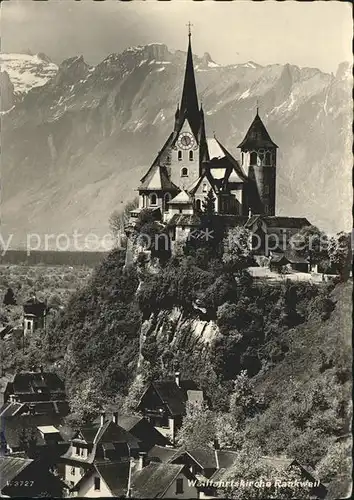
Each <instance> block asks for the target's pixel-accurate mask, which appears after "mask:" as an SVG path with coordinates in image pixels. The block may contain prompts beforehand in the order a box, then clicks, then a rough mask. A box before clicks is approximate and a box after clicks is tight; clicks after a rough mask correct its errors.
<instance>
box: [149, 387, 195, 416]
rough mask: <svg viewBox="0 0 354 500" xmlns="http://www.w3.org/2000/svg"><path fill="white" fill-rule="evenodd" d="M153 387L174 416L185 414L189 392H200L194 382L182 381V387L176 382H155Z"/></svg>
mask: <svg viewBox="0 0 354 500" xmlns="http://www.w3.org/2000/svg"><path fill="white" fill-rule="evenodd" d="M152 385H153V386H154V388H155V390H156V392H157V393H158V394H159V396H160V397H161V399H162V400H163V401H164V402H165V403H166V404H167V406H168V408H169V409H170V411H171V413H172V415H183V414H184V413H185V410H186V402H187V401H188V395H187V391H188V390H191V389H192V390H194V391H197V390H199V391H200V389H199V388H198V386H197V384H196V383H195V382H194V381H193V380H181V382H180V386H178V385H177V384H176V382H175V381H174V380H171V381H170V380H163V381H158V382H153V383H152Z"/></svg>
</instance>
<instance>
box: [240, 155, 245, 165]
mask: <svg viewBox="0 0 354 500" xmlns="http://www.w3.org/2000/svg"><path fill="white" fill-rule="evenodd" d="M244 154H245V153H243V152H242V153H241V165H243V161H244Z"/></svg>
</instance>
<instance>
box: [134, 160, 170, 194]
mask: <svg viewBox="0 0 354 500" xmlns="http://www.w3.org/2000/svg"><path fill="white" fill-rule="evenodd" d="M144 189H145V190H147V191H161V190H170V191H178V189H179V188H178V187H177V186H176V184H174V183H173V182H172V181H171V179H170V178H169V175H168V173H167V169H166V167H165V166H162V165H158V164H153V165H152V166H151V168H150V169H149V170H148V172H147V174H146V175H145V176H144V177H143V178H142V179H141V184H140V186H139V190H144Z"/></svg>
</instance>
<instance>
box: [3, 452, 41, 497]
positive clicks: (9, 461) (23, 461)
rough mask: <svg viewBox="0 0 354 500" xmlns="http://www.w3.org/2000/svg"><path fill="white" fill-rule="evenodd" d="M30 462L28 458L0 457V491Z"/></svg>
mask: <svg viewBox="0 0 354 500" xmlns="http://www.w3.org/2000/svg"><path fill="white" fill-rule="evenodd" d="M32 462H33V460H31V459H28V458H13V457H0V491H1V490H2V489H3V488H4V487H5V486H6V485H7V484H8V483H10V482H11V481H13V480H14V479H15V478H16V477H17V476H18V475H19V473H20V472H21V471H23V470H24V469H25V468H26V467H28V466H29V465H30V464H32Z"/></svg>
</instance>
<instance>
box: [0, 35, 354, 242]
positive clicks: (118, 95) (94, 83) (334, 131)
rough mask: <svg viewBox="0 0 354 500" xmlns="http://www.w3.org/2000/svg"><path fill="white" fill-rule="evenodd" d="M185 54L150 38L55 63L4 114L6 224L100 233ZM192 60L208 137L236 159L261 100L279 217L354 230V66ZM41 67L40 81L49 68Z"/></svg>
mask: <svg viewBox="0 0 354 500" xmlns="http://www.w3.org/2000/svg"><path fill="white" fill-rule="evenodd" d="M185 58H186V54H185V52H182V51H176V52H174V53H173V52H171V51H169V49H168V48H167V47H166V45H163V44H150V45H146V46H139V47H132V48H129V49H126V50H125V51H124V52H122V53H121V54H111V55H109V56H108V57H106V58H105V59H104V60H103V61H102V62H101V63H99V64H98V65H96V66H94V67H93V66H90V65H89V64H87V63H86V62H85V61H84V59H83V57H73V58H71V59H68V60H66V61H64V62H63V63H62V64H61V65H60V66H59V68H58V70H54V68H52V75H51V76H52V77H51V79H49V80H48V81H47V82H46V83H44V85H42V86H41V87H34V88H32V89H31V90H29V91H28V92H27V93H26V94H25V95H24V97H23V98H22V99H21V100H20V102H18V103H16V105H15V107H14V108H13V109H12V110H11V111H9V112H7V113H6V115H4V117H3V150H2V157H3V159H2V164H3V169H2V170H3V172H2V174H3V181H2V186H3V187H4V188H3V193H2V223H3V229H2V230H3V231H4V226H5V227H6V229H7V232H12V233H14V232H15V233H16V234H20V235H22V234H23V233H25V232H28V233H31V232H36V233H45V232H49V233H53V232H54V231H53V228H55V232H56V233H61V232H65V233H71V232H72V231H74V230H75V229H76V230H78V231H80V232H83V233H84V232H91V231H93V232H95V233H97V234H105V233H106V232H107V231H108V218H109V215H110V214H111V212H112V211H113V210H115V209H119V208H121V207H122V206H123V204H124V202H126V201H127V200H129V199H132V198H133V197H134V196H135V195H136V191H135V189H136V187H137V185H138V182H139V179H140V177H141V176H142V174H143V173H145V172H146V170H147V168H148V166H149V165H150V164H151V162H152V161H153V160H154V157H155V156H156V154H157V152H158V150H159V149H160V148H161V146H162V145H163V143H164V142H165V140H166V138H167V135H168V134H169V133H170V131H171V127H172V126H173V119H174V113H175V110H176V105H177V103H178V102H179V101H180V97H181V91H182V84H183V76H184V65H185ZM49 64H50V63H49ZM194 65H195V73H196V80H197V87H198V92H199V98H200V99H201V100H203V108H204V112H205V115H206V127H207V135H209V136H211V135H212V133H213V131H215V132H216V135H217V136H218V138H219V139H220V140H221V141H222V142H223V143H224V144H225V146H226V147H227V148H228V149H229V150H230V151H231V152H233V153H234V154H235V156H236V157H239V154H238V150H237V145H238V144H239V142H241V140H242V139H243V137H244V134H245V132H246V131H247V129H248V127H249V125H250V123H251V122H252V120H253V118H254V115H255V110H256V105H257V104H256V103H257V99H258V100H259V107H260V114H261V117H262V119H263V121H264V123H265V124H266V126H267V129H268V131H269V133H270V135H271V137H272V139H273V140H274V141H275V142H276V143H277V144H278V146H279V155H278V170H277V213H279V214H281V215H285V214H287V215H298V216H302V215H303V216H306V217H308V219H309V220H310V221H311V222H312V223H314V224H317V225H319V226H321V227H322V228H323V229H325V230H327V231H330V232H333V231H337V230H338V231H339V230H341V229H347V228H349V227H350V221H351V215H350V211H349V203H350V200H351V188H350V180H351V168H350V165H351V148H350V144H351V109H350V106H349V102H350V96H351V84H352V81H351V75H350V65H349V63H343V64H342V65H340V67H339V68H338V71H337V74H336V75H331V74H327V73H323V72H322V71H320V70H318V69H315V68H298V67H297V66H293V65H290V64H286V65H280V64H272V65H268V66H261V65H259V64H257V63H255V62H253V61H249V62H245V63H244V64H235V65H230V66H222V65H220V64H218V63H217V62H215V61H213V59H212V58H211V56H210V55H209V54H204V56H203V57H196V56H195V57H194ZM43 68H45V70H44V71H45V76H42V75H41V74H40V72H39V73H37V78H38V81H42V82H43V78H48V77H49V73H50V71H49V73H48V68H46V67H45V65H43ZM19 73H20V71H19ZM9 74H10V73H9ZM10 78H11V74H10ZM41 78H42V80H41ZM17 85H18V87H17V88H19V87H21V85H22V86H23V85H25V84H24V83H23V84H21V83H20V82H18V83H17ZM19 203H20V204H21V206H22V207H23V209H22V210H19ZM14 241H15V240H14Z"/></svg>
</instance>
